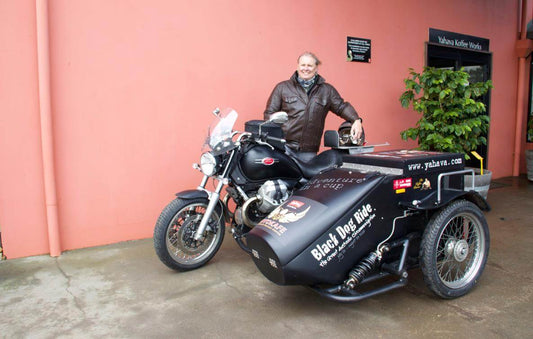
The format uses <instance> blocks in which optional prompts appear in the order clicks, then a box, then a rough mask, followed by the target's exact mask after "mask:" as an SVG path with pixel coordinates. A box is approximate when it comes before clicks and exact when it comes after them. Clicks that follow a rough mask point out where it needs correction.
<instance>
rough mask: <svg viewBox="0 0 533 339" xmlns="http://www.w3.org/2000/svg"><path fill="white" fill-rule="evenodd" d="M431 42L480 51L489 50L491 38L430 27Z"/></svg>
mask: <svg viewBox="0 0 533 339" xmlns="http://www.w3.org/2000/svg"><path fill="white" fill-rule="evenodd" d="M429 42H434V43H437V44H439V45H444V46H450V47H458V48H465V49H470V50H473V51H479V52H481V51H484V52H488V51H489V39H485V38H479V37H475V36H471V35H465V34H459V33H453V32H447V31H441V30H439V29H434V28H430V29H429Z"/></svg>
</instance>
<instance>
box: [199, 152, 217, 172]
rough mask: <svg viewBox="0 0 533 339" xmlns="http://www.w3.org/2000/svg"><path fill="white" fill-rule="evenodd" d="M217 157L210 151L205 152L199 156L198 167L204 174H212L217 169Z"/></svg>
mask: <svg viewBox="0 0 533 339" xmlns="http://www.w3.org/2000/svg"><path fill="white" fill-rule="evenodd" d="M217 165H218V163H217V159H216V158H215V156H214V155H213V154H211V153H210V152H205V153H204V154H202V156H201V157H200V168H201V169H202V172H203V173H204V174H205V175H214V174H215V173H216V171H217Z"/></svg>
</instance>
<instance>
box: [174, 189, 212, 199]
mask: <svg viewBox="0 0 533 339" xmlns="http://www.w3.org/2000/svg"><path fill="white" fill-rule="evenodd" d="M176 197H178V198H179V199H183V200H190V199H196V198H204V199H209V196H208V195H207V192H206V191H200V190H186V191H181V192H178V193H176Z"/></svg>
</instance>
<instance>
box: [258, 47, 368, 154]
mask: <svg viewBox="0 0 533 339" xmlns="http://www.w3.org/2000/svg"><path fill="white" fill-rule="evenodd" d="M319 65H320V60H318V58H317V57H316V56H315V55H314V54H313V53H310V52H305V53H303V54H302V55H300V57H299V58H298V66H297V68H296V72H294V74H293V75H292V77H291V78H290V79H289V80H286V81H283V82H280V83H279V84H277V85H276V87H275V88H274V90H273V91H272V94H271V95H270V98H269V99H268V102H267V105H266V109H265V112H264V118H265V120H267V119H268V118H269V117H270V115H271V114H272V113H275V112H278V111H283V112H287V114H288V116H289V121H288V122H287V123H286V124H284V125H283V127H282V128H283V131H284V132H285V139H286V140H287V145H286V148H287V153H289V154H291V155H293V156H296V157H297V158H299V159H300V160H302V161H309V160H311V159H312V158H313V157H314V156H315V155H316V153H317V152H318V149H319V148H320V140H321V139H322V133H323V132H324V122H325V120H326V115H327V114H328V112H329V111H331V112H333V113H335V114H336V115H338V116H340V117H341V118H343V119H344V120H347V121H350V122H351V123H352V128H351V136H352V140H357V139H360V138H361V137H362V133H363V128H362V119H361V118H359V115H358V114H357V112H356V111H355V109H354V108H353V106H352V105H351V104H350V103H349V102H346V101H344V100H343V99H342V97H341V96H340V95H339V93H338V92H337V90H336V89H335V88H334V87H333V86H331V85H330V84H328V83H326V81H325V79H324V78H322V77H321V76H320V75H318V66H319Z"/></svg>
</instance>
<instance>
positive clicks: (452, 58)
mask: <svg viewBox="0 0 533 339" xmlns="http://www.w3.org/2000/svg"><path fill="white" fill-rule="evenodd" d="M426 47H427V50H426V65H427V66H429V67H435V68H447V69H453V70H459V69H461V68H464V71H465V72H467V73H469V74H470V80H471V81H472V82H480V81H487V80H490V79H491V68H492V53H490V52H476V51H471V50H467V49H462V48H455V47H447V46H443V45H438V44H433V43H428V44H427V45H426ZM483 103H484V104H485V107H486V108H487V111H486V112H485V113H486V114H487V115H489V116H490V91H489V93H487V94H486V95H485V96H484V97H483ZM485 138H487V145H481V146H480V147H478V149H477V150H476V152H477V153H479V155H481V156H482V157H483V158H484V161H483V167H485V168H486V167H487V165H488V160H489V159H487V154H488V140H489V136H488V135H485ZM466 165H467V166H471V167H479V161H478V160H477V159H475V158H474V157H471V159H470V160H468V161H467V162H466Z"/></svg>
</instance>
